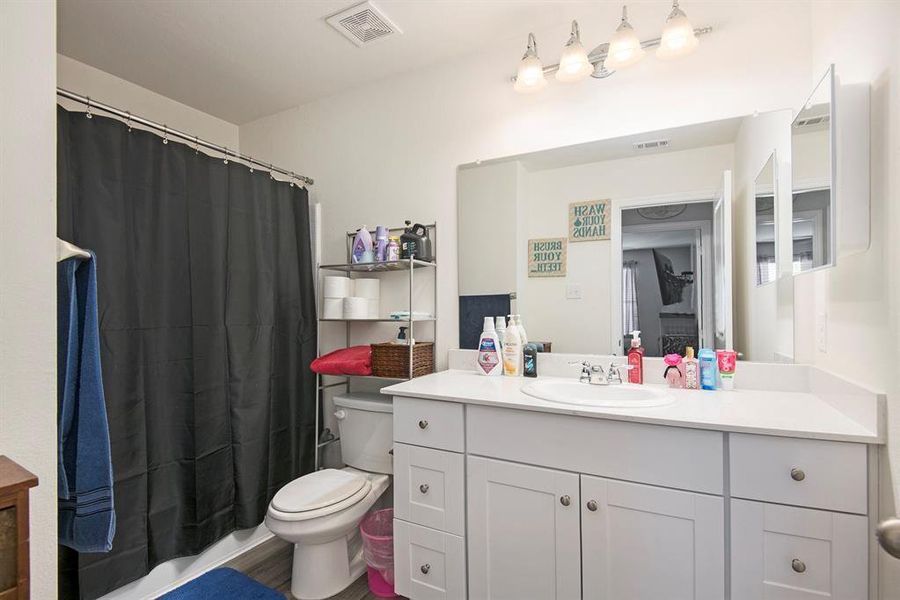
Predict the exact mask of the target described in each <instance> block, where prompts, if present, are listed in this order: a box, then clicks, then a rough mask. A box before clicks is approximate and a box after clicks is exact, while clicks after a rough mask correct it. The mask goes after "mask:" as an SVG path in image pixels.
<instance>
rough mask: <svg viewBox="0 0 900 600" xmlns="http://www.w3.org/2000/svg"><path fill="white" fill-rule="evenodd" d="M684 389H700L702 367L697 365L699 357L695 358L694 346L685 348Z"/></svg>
mask: <svg viewBox="0 0 900 600" xmlns="http://www.w3.org/2000/svg"><path fill="white" fill-rule="evenodd" d="M682 365H683V368H684V389H686V390H699V389H700V368H699V366H698V365H697V359H696V358H694V348H693V347H691V346H688V347H686V348H685V349H684V362H683V363H682Z"/></svg>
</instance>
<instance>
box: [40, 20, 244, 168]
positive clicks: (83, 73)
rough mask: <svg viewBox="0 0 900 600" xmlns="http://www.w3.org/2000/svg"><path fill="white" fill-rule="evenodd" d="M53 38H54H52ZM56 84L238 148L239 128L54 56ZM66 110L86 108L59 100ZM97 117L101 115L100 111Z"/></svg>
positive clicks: (116, 78)
mask: <svg viewBox="0 0 900 600" xmlns="http://www.w3.org/2000/svg"><path fill="white" fill-rule="evenodd" d="M54 39H55V38H54ZM56 64H57V85H58V86H59V87H61V88H64V89H67V90H69V91H70V92H75V93H77V94H81V95H83V96H90V97H91V99H93V100H98V101H100V102H103V103H105V104H110V105H112V106H115V107H116V108H121V109H123V110H128V111H131V113H132V114H135V115H138V116H141V117H146V118H148V119H150V120H153V121H158V122H160V123H164V124H166V125H168V126H169V127H171V128H173V129H179V130H181V131H184V132H185V133H189V134H192V135H196V136H199V137H200V138H201V139H205V140H208V141H210V142H215V143H216V144H219V145H222V146H226V147H227V148H229V149H231V148H233V149H235V150H237V149H238V126H237V125H235V124H233V123H229V122H227V121H223V120H222V119H219V118H216V117H214V116H212V115H208V114H206V113H205V112H202V111H199V110H197V109H195V108H191V107H190V106H186V105H184V104H181V103H180V102H176V101H175V100H172V99H170V98H166V97H165V96H162V95H160V94H157V93H156V92H151V91H150V90H148V89H147V88H143V87H141V86H139V85H136V84H134V83H131V82H130V81H125V80H124V79H121V78H119V77H116V76H115V75H110V74H109V73H107V72H105V71H101V70H100V69H96V68H94V67H92V66H90V65H86V64H84V63H81V62H78V61H77V60H74V59H72V58H69V57H68V56H63V55H62V54H59V55H57V63H56ZM61 101H62V104H63V106H65V107H66V108H67V109H69V110H76V111H84V110H85V106H84V105H83V104H79V103H77V102H72V101H70V100H66V99H61ZM98 114H101V115H102V114H103V113H102V112H99V113H98Z"/></svg>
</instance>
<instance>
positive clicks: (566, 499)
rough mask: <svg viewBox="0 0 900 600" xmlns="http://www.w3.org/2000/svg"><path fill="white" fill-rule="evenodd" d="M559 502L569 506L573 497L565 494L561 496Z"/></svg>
mask: <svg viewBox="0 0 900 600" xmlns="http://www.w3.org/2000/svg"><path fill="white" fill-rule="evenodd" d="M559 503H560V504H562V505H563V506H568V505H570V504H572V499H571V498H570V497H569V496H568V494H567V495H565V496H560V497H559Z"/></svg>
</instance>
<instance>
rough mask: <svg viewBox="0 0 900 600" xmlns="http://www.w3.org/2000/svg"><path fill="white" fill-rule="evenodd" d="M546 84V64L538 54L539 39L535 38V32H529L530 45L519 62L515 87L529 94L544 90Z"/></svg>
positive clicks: (518, 90)
mask: <svg viewBox="0 0 900 600" xmlns="http://www.w3.org/2000/svg"><path fill="white" fill-rule="evenodd" d="M546 85H547V80H546V79H545V78H544V65H543V64H542V63H541V59H540V58H538V55H537V41H535V39H534V34H533V33H529V34H528V46H527V48H526V49H525V55H524V56H522V61H521V62H520V63H519V71H518V73H516V79H515V84H514V85H513V88H514V89H515V90H516V91H517V92H519V93H521V94H527V93H531V92H537V91H538V90H542V89H544V87H546Z"/></svg>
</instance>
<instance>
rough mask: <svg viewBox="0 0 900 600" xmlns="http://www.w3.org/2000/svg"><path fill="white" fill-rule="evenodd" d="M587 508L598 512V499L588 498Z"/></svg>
mask: <svg viewBox="0 0 900 600" xmlns="http://www.w3.org/2000/svg"><path fill="white" fill-rule="evenodd" d="M587 509H588V510H589V511H591V512H596V510H597V501H596V500H588V503H587Z"/></svg>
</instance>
